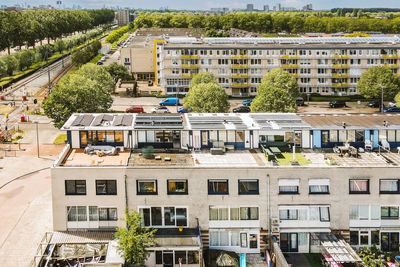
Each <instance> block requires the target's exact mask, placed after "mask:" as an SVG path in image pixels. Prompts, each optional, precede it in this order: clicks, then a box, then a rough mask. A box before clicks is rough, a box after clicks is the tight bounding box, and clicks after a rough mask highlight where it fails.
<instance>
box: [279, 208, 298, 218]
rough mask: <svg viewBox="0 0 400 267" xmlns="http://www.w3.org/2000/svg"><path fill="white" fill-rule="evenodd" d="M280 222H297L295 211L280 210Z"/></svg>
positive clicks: (296, 211) (296, 212)
mask: <svg viewBox="0 0 400 267" xmlns="http://www.w3.org/2000/svg"><path fill="white" fill-rule="evenodd" d="M279 219H280V220H298V210H297V209H281V210H279Z"/></svg>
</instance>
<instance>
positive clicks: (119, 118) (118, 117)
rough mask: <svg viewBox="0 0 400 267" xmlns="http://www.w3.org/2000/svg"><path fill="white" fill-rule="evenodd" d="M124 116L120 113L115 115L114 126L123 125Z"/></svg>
mask: <svg viewBox="0 0 400 267" xmlns="http://www.w3.org/2000/svg"><path fill="white" fill-rule="evenodd" d="M123 117H124V116H121V115H118V116H116V117H115V119H114V122H113V126H121V125H123V124H122V119H123Z"/></svg>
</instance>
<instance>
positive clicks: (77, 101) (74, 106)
mask: <svg viewBox="0 0 400 267" xmlns="http://www.w3.org/2000/svg"><path fill="white" fill-rule="evenodd" d="M111 104H112V98H111V94H110V92H109V91H107V89H106V88H105V86H104V84H102V83H100V82H99V81H98V80H95V79H91V78H90V77H86V76H84V75H81V74H80V73H74V74H71V75H68V76H66V77H64V78H63V79H61V81H60V82H59V83H58V84H57V85H56V87H55V88H54V89H53V91H52V93H51V94H50V97H49V98H48V99H47V100H46V101H45V102H44V104H43V109H44V111H45V114H46V115H47V116H48V117H49V118H51V119H53V122H54V125H55V126H56V127H58V128H61V127H62V126H63V125H64V123H65V122H66V121H67V120H68V118H69V117H70V116H71V115H72V114H73V113H96V112H106V111H107V110H108V109H109V108H110V107H111Z"/></svg>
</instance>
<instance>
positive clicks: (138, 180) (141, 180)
mask: <svg viewBox="0 0 400 267" xmlns="http://www.w3.org/2000/svg"><path fill="white" fill-rule="evenodd" d="M140 182H154V183H155V186H156V191H155V192H139V183H140ZM136 195H158V181H157V179H137V180H136Z"/></svg>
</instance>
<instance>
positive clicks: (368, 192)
mask: <svg viewBox="0 0 400 267" xmlns="http://www.w3.org/2000/svg"><path fill="white" fill-rule="evenodd" d="M352 181H367V191H352V190H351V182H352ZM370 191H371V190H370V179H367V178H365V179H349V194H352V195H368V194H370Z"/></svg>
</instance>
